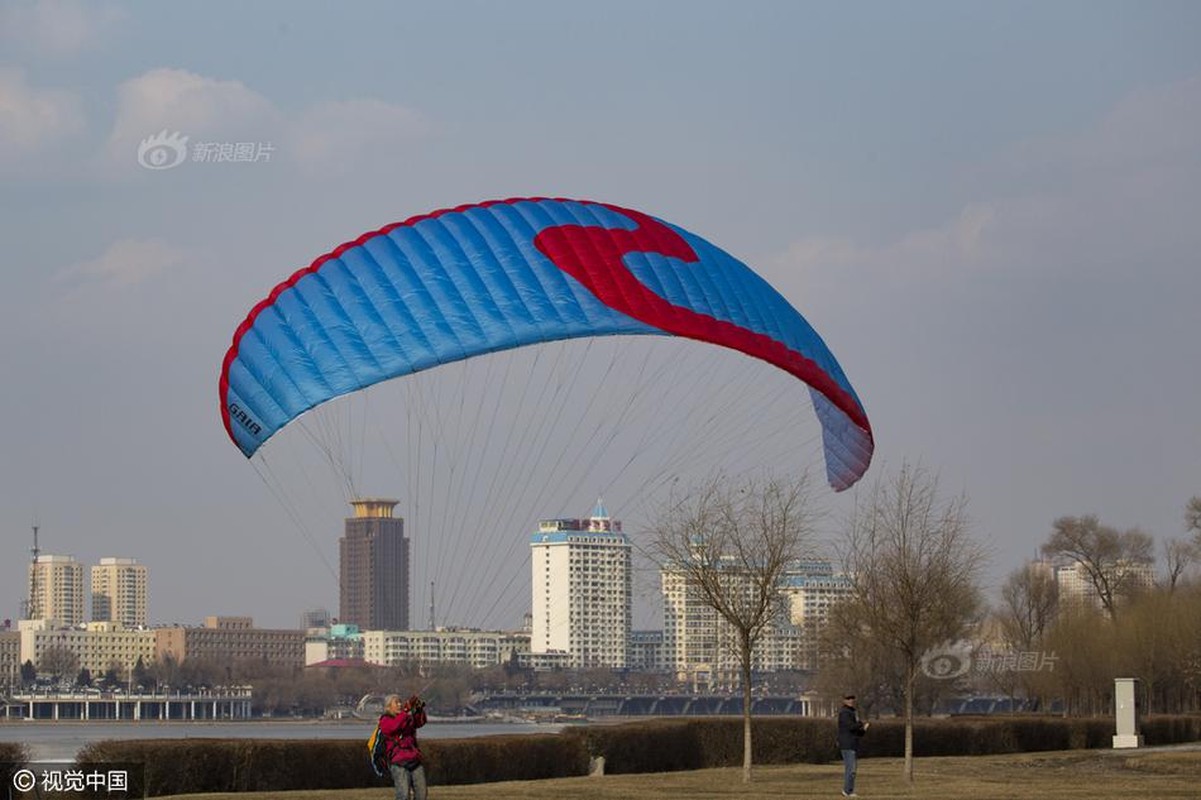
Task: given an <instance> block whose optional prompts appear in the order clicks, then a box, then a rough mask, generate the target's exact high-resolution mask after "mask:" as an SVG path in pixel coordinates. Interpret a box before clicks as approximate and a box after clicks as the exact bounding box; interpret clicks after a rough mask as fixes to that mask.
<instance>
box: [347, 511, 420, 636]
mask: <svg viewBox="0 0 1201 800" xmlns="http://www.w3.org/2000/svg"><path fill="white" fill-rule="evenodd" d="M398 502H400V501H399V500H385V499H380V498H361V499H358V500H352V501H351V503H350V504H351V506H353V507H354V516H353V517H351V518H349V519H347V520H346V526H345V533H344V534H343V536H342V538H341V539H339V540H338V550H339V555H340V571H341V575H340V580H339V588H340V592H339V594H340V603H339V609H338V621H339V622H341V623H343V624H350V625H358V626H359V629H360V630H364V631H369V630H389V631H404V630H408V629H409V540H408V539H407V538H406V537H405V533H404V520H403V519H402V518H400V517H394V516H392V512H393V509H394V508H395V507H396V504H397V503H398Z"/></svg>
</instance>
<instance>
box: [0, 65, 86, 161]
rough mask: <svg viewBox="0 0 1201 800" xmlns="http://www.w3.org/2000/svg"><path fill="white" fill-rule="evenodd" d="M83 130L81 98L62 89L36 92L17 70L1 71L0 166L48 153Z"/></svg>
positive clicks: (37, 90)
mask: <svg viewBox="0 0 1201 800" xmlns="http://www.w3.org/2000/svg"><path fill="white" fill-rule="evenodd" d="M84 128H85V122H84V114H83V106H82V103H81V101H80V98H79V97H78V96H77V95H76V94H74V93H72V92H68V91H65V90H61V89H35V88H33V87H31V86H30V85H29V84H28V83H27V82H26V81H25V75H24V73H22V72H21V71H20V70H15V69H0V164H5V163H15V162H17V161H19V160H22V159H24V158H25V157H27V156H29V155H30V154H32V153H36V152H39V151H43V150H47V149H50V148H52V147H54V146H55V145H57V144H59V143H61V142H62V141H63V140H66V139H69V138H71V137H73V136H76V135H78V134H79V133H81V132H83V130H84Z"/></svg>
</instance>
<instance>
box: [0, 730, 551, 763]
mask: <svg viewBox="0 0 1201 800" xmlns="http://www.w3.org/2000/svg"><path fill="white" fill-rule="evenodd" d="M373 725H374V722H373V721H371V720H357V721H353V722H326V721H316V720H295V721H280V720H245V721H241V722H229V721H226V722H203V721H202V722H160V721H151V720H143V721H141V722H133V721H129V722H77V721H60V722H25V721H23V720H13V721H11V722H0V742H24V743H25V744H27V745H28V746H29V749H30V756H31V758H32V760H34V761H71V760H73V759H74V758H75V754H76V753H77V752H79V749H80V748H81V747H83V746H84V745H85V744H90V743H91V742H99V741H103V740H105V739H189V738H192V739H201V738H202V739H362V740H363V741H364V742H366V741H367V737H368V736H370V735H371V729H372V726H373ZM564 727H565V726H563V725H559V724H549V723H532V722H530V723H525V722H431V723H429V724H428V725H426V726H425V727H424V728H422V729H421V738H423V739H464V738H467V737H471V736H495V735H500V734H530V733H557V732H558V731H560V730H562V729H563V728H564Z"/></svg>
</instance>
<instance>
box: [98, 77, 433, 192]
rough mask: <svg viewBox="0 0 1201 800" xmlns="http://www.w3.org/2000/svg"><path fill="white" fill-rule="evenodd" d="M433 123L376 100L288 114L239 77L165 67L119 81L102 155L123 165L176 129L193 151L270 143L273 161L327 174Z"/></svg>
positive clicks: (415, 136)
mask: <svg viewBox="0 0 1201 800" xmlns="http://www.w3.org/2000/svg"><path fill="white" fill-rule="evenodd" d="M431 128H432V126H431V125H430V123H429V121H428V120H427V119H426V117H425V116H424V115H422V114H421V113H420V112H417V111H414V110H412V109H409V108H405V107H403V106H398V105H395V104H391V103H386V102H383V101H381V100H376V99H372V98H355V99H350V100H344V101H339V102H327V103H321V104H317V105H314V106H311V107H310V108H308V109H305V110H303V111H301V112H299V113H297V114H291V115H289V114H285V113H284V112H282V111H280V110H279V109H278V108H276V106H275V105H274V104H273V103H272V102H271V101H270V100H268V99H267V98H266V97H264V96H263V95H261V94H259V93H258V92H255V91H254V90H253V89H250V88H249V87H247V86H246V85H245V84H243V83H242V82H240V81H236V80H218V79H215V78H210V77H206V76H203V75H197V74H195V73H192V72H187V71H186V70H180V69H169V68H160V69H155V70H151V71H150V72H146V73H144V74H142V75H139V76H137V77H136V78H132V79H130V80H128V81H126V82H125V83H123V84H121V86H120V88H119V89H118V100H117V113H116V118H115V120H114V122H113V128H112V133H111V134H110V136H109V138H108V143H107V145H106V146H105V153H104V155H105V161H106V162H107V163H108V165H109V166H110V167H112V166H118V167H122V168H126V167H129V166H131V165H133V164H135V163H136V160H137V154H138V147H139V144H141V143H142V142H143V141H145V140H146V138H147V137H150V136H154V135H158V134H160V133H163V132H166V133H167V134H174V133H178V134H180V135H181V136H186V137H188V141H187V147H188V148H189V152H191V153H193V154H194V149H195V148H196V147H197V145H199V144H201V143H206V144H213V143H226V144H237V143H251V144H255V145H263V146H267V145H269V146H270V148H271V161H272V162H274V163H280V162H285V163H291V164H294V165H296V166H297V167H298V168H299V169H300V170H301V171H302V172H304V173H307V174H310V175H319V176H327V175H330V174H337V173H345V172H348V171H350V170H351V169H353V168H355V167H359V166H362V165H364V164H366V163H368V162H369V161H370V160H371V159H372V158H375V157H376V156H377V155H378V154H379V153H381V152H391V151H394V150H395V149H396V148H399V147H403V146H406V145H409V144H411V143H412V142H414V141H415V140H417V139H419V138H420V137H422V136H424V135H425V134H427V133H428V132H429V131H430V130H431Z"/></svg>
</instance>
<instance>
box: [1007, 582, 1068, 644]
mask: <svg viewBox="0 0 1201 800" xmlns="http://www.w3.org/2000/svg"><path fill="white" fill-rule="evenodd" d="M1058 602H1059V594H1058V592H1057V590H1056V586H1055V574H1054V573H1053V572H1052V571H1051V569H1050V567H1049V565H1047V564H1046V563H1045V562H1034V563H1030V564H1026V565H1025V566H1024V567H1020V568H1018V569H1016V570H1014V571H1013V572H1011V573H1009V577H1008V578H1006V579H1005V584H1004V585H1003V586H1002V587H1001V609H1000V615H999V616H1000V622H1001V630H1002V631H1004V633H1005V638H1006V639H1007V640H1008V641H1009V642H1010V644H1013V645H1015V646H1016V647H1017V648H1018V649H1019V650H1032V649H1033V648H1034V647H1035V645H1036V644H1038V643H1040V642H1041V641H1042V638H1043V634H1044V633H1045V632H1046V630H1047V628H1048V627H1050V625H1051V623H1052V621H1054V619H1055V608H1056V606H1057V605H1058Z"/></svg>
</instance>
